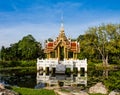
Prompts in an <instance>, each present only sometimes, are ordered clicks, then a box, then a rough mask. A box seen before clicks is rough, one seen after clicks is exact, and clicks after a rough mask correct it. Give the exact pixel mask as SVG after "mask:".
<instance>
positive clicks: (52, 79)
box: [36, 72, 87, 86]
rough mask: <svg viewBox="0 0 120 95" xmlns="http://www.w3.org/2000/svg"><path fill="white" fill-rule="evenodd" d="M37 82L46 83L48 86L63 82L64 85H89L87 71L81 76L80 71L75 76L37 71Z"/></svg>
mask: <svg viewBox="0 0 120 95" xmlns="http://www.w3.org/2000/svg"><path fill="white" fill-rule="evenodd" d="M36 79H37V84H39V83H44V84H47V86H58V85H59V83H60V82H61V83H63V86H78V85H81V84H83V85H85V86H87V73H85V74H84V76H81V75H80V73H78V74H77V76H73V74H71V75H70V76H66V75H55V76H51V75H46V73H45V72H44V73H43V74H42V75H41V74H40V73H39V72H37V77H36Z"/></svg>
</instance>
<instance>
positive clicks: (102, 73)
mask: <svg viewBox="0 0 120 95" xmlns="http://www.w3.org/2000/svg"><path fill="white" fill-rule="evenodd" d="M97 82H103V83H105V84H106V85H107V86H108V87H109V88H110V89H111V90H112V89H119V90H120V70H96V69H95V68H91V69H88V72H87V73H73V74H64V75H56V74H52V73H45V72H43V73H40V72H35V70H27V69H26V70H21V69H19V70H9V71H8V70H6V71H0V83H4V84H6V85H12V86H19V87H27V88H36V89H37V88H43V87H46V86H56V85H59V86H76V87H81V88H82V89H86V88H89V87H91V86H92V85H94V84H96V83H97Z"/></svg>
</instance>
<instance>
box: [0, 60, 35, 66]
mask: <svg viewBox="0 0 120 95" xmlns="http://www.w3.org/2000/svg"><path fill="white" fill-rule="evenodd" d="M35 66H36V61H32V60H31V61H0V67H1V68H4V67H35Z"/></svg>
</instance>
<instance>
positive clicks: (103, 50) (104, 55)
mask: <svg viewBox="0 0 120 95" xmlns="http://www.w3.org/2000/svg"><path fill="white" fill-rule="evenodd" d="M77 40H78V41H79V42H80V50H81V52H80V54H79V55H78V58H79V59H83V58H87V59H88V60H89V61H91V62H94V63H99V62H101V61H103V65H106V64H107V63H110V64H120V56H119V55H120V24H107V25H104V24H102V25H100V26H98V27H91V28H89V29H88V30H87V31H86V33H85V34H84V35H80V36H79V37H78V38H77Z"/></svg>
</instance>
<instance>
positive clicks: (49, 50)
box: [37, 23, 87, 72]
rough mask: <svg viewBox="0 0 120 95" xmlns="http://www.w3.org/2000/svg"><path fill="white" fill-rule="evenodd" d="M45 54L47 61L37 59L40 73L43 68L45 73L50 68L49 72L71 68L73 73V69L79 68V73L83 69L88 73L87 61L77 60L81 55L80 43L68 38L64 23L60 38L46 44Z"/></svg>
mask: <svg viewBox="0 0 120 95" xmlns="http://www.w3.org/2000/svg"><path fill="white" fill-rule="evenodd" d="M44 53H45V54H46V59H39V58H38V59H37V70H38V71H40V70H41V68H42V70H43V71H45V70H46V68H49V71H51V70H52V69H53V68H55V69H56V70H58V71H65V68H70V69H71V72H72V71H73V68H77V70H78V71H80V69H81V68H83V69H84V70H85V72H87V59H83V60H79V59H77V54H78V53H80V45H79V42H77V41H76V40H71V39H70V38H67V37H66V35H65V31H64V26H63V23H61V27H60V33H59V35H58V37H57V38H56V39H55V40H54V41H53V40H50V41H46V42H45V49H44ZM59 64H61V65H59ZM62 65H64V66H62ZM63 67H65V68H63Z"/></svg>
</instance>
